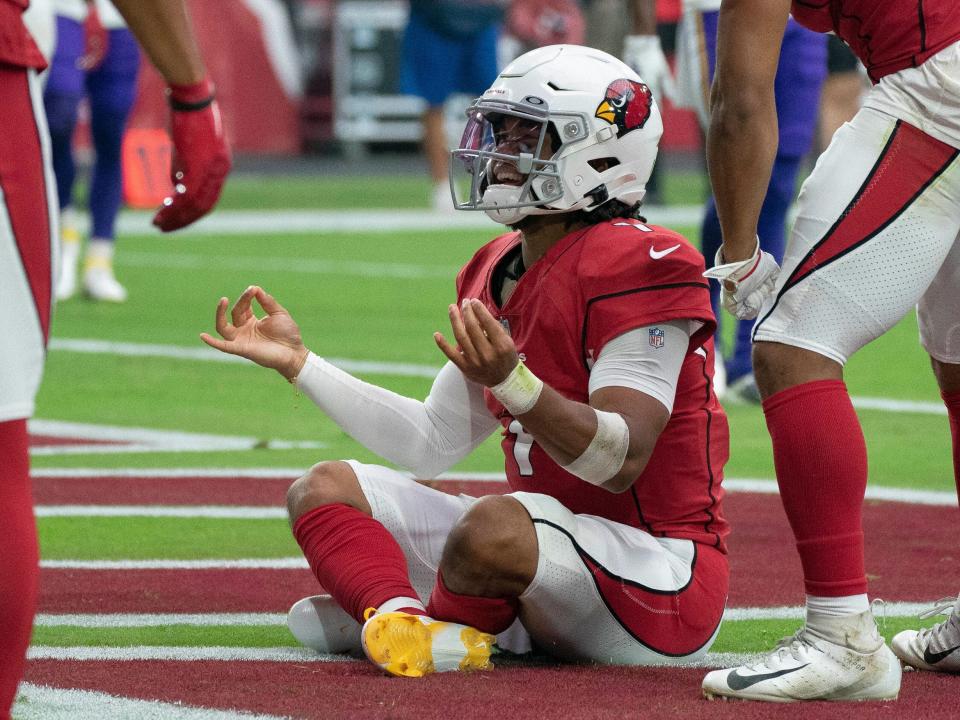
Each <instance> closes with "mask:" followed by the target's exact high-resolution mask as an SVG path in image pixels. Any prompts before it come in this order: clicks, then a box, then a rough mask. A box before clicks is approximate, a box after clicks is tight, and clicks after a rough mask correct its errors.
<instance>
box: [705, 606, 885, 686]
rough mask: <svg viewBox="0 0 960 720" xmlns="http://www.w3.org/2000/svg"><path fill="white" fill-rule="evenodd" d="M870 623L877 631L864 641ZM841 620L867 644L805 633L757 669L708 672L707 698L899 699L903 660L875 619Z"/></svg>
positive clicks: (779, 648) (746, 667) (803, 630)
mask: <svg viewBox="0 0 960 720" xmlns="http://www.w3.org/2000/svg"><path fill="white" fill-rule="evenodd" d="M864 616H866V618H864ZM867 619H868V620H869V623H870V625H873V628H872V630H870V632H869V634H867V635H866V637H864V635H863V631H862V628H863V626H864V624H865V622H866V620H867ZM841 620H847V621H848V622H849V623H850V633H849V634H848V635H847V637H851V636H852V637H857V638H863V639H866V640H868V644H867V645H866V646H865V647H847V646H845V645H838V644H836V643H833V642H830V641H828V640H825V639H823V638H820V637H816V636H814V635H812V634H811V633H810V631H809V630H808V629H807V628H801V629H800V630H798V631H797V633H796V634H795V635H794V636H793V637H791V638H786V639H784V640H782V641H780V644H779V645H778V646H777V648H776V650H774V651H773V652H772V653H770V654H769V655H767V656H766V657H764V658H762V659H761V660H760V661H758V662H757V663H755V664H752V665H741V666H740V667H737V668H732V669H726V670H714V671H713V672H711V673H709V674H708V675H707V676H706V677H705V678H704V679H703V695H704V697H705V698H707V699H708V700H712V699H714V698H716V697H720V698H724V699H726V698H731V699H738V700H762V701H766V702H798V701H802V700H894V699H896V697H897V695H898V694H899V692H900V661H899V660H897V657H896V656H895V655H894V654H893V652H892V651H891V650H890V648H888V647H887V646H886V645H885V644H884V642H883V638H882V637H880V635H879V633H877V631H876V626H875V625H874V624H873V617H872V616H871V615H870V613H864V614H863V615H861V616H855V617H854V618H850V619H846V618H843V619H839V618H838V622H839V621H841ZM854 644H857V645H859V644H860V643H854Z"/></svg>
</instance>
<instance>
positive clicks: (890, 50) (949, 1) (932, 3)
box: [790, 0, 960, 82]
mask: <svg viewBox="0 0 960 720" xmlns="http://www.w3.org/2000/svg"><path fill="white" fill-rule="evenodd" d="M791 5H792V7H791V9H790V11H791V13H792V15H793V17H794V18H795V19H796V21H797V22H798V23H800V24H801V25H804V26H806V27H808V28H810V29H811V30H816V31H817V32H830V31H833V32H835V33H836V34H837V35H838V36H839V37H840V39H841V40H843V41H844V42H845V43H846V44H847V45H849V46H850V49H851V50H853V52H854V54H855V55H856V56H857V57H858V58H860V61H861V62H862V63H863V64H864V65H865V66H866V68H867V72H868V73H869V75H870V79H871V80H873V81H874V82H879V81H880V78H882V77H883V76H884V75H889V74H890V73H895V72H897V71H899V70H903V69H904V68H909V67H916V66H917V65H920V64H921V63H922V62H923V61H924V60H926V59H927V58H929V57H930V56H932V55H936V54H937V53H938V52H940V51H941V50H943V49H944V48H945V47H947V46H948V45H951V44H953V43H955V42H957V41H958V40H960V2H957V0H793V2H792V3H791Z"/></svg>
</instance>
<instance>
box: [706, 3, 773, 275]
mask: <svg viewBox="0 0 960 720" xmlns="http://www.w3.org/2000/svg"><path fill="white" fill-rule="evenodd" d="M789 12H790V0H723V4H722V5H721V7H720V19H719V29H718V32H717V67H716V74H715V76H714V81H713V87H712V88H711V97H710V127H709V130H708V132H707V164H708V168H709V171H710V182H711V184H712V186H713V194H714V197H715V198H716V202H717V213H718V215H719V216H720V226H721V228H722V231H723V260H724V262H726V263H732V262H735V261H739V260H746V259H748V258H750V257H751V256H752V255H753V253H754V250H755V249H756V244H757V240H756V237H757V220H758V218H759V216H760V208H761V206H762V205H763V198H764V196H765V195H766V191H767V185H768V184H769V182H770V172H771V169H772V167H773V161H774V158H775V157H776V152H777V142H778V138H777V111H776V104H775V101H774V92H773V88H774V79H775V78H776V74H777V63H778V61H779V57H780V45H781V42H782V40H783V33H784V29H785V27H786V22H787V17H788V15H789Z"/></svg>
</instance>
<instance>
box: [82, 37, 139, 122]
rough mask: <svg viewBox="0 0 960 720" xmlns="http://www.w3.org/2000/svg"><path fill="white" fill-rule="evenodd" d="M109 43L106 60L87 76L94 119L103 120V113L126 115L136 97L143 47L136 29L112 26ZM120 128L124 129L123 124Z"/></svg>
mask: <svg viewBox="0 0 960 720" xmlns="http://www.w3.org/2000/svg"><path fill="white" fill-rule="evenodd" d="M107 47H108V50H107V54H106V56H105V57H104V59H103V62H102V63H101V64H100V66H99V67H98V68H97V69H96V70H93V71H91V72H89V73H87V77H86V88H87V95H88V96H89V98H90V111H91V113H92V115H93V118H92V119H91V121H92V122H97V121H98V119H99V120H100V121H101V122H103V120H102V117H103V116H110V117H119V118H121V119H125V118H126V117H127V114H128V113H129V112H130V109H131V108H132V107H133V103H134V101H135V100H136V94H137V93H136V90H137V74H138V72H139V70H140V49H139V47H138V45H137V41H136V39H135V38H134V36H133V33H131V32H130V31H129V30H127V29H126V28H117V29H116V30H111V31H110V43H109V45H108V46H107ZM109 121H110V120H108V122H109ZM121 122H122V120H121ZM119 131H120V132H121V133H122V132H123V127H122V125H121V126H120V128H119Z"/></svg>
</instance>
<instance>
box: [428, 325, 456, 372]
mask: <svg viewBox="0 0 960 720" xmlns="http://www.w3.org/2000/svg"><path fill="white" fill-rule="evenodd" d="M433 341H434V342H435V343H436V344H437V347H438V348H440V352H442V353H443V354H444V355H446V356H447V359H448V360H449V361H450V362H452V363H453V364H454V365H456V366H457V367H458V368H460V369H461V370H463V369H464V362H463V355H461V354H460V351H459V350H457V349H456V348H455V347H454V346H453V345H451V344H450V343H448V342H447V339H446V338H445V337H444V336H443V333H439V332H435V333H434V334H433Z"/></svg>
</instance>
